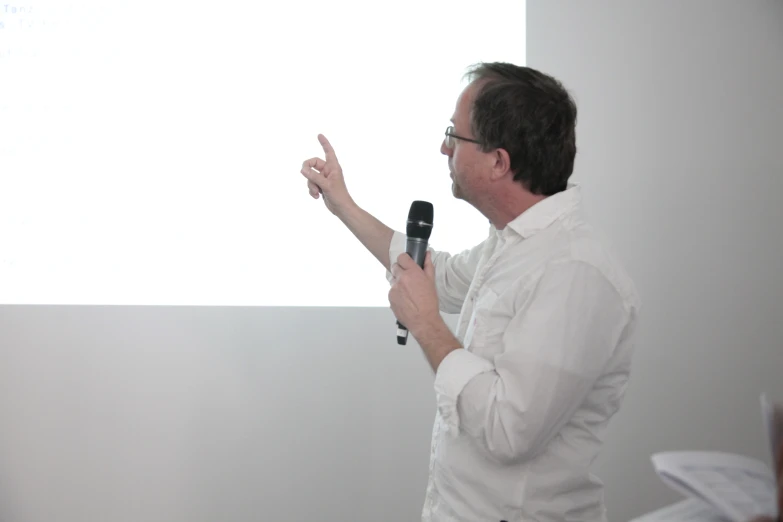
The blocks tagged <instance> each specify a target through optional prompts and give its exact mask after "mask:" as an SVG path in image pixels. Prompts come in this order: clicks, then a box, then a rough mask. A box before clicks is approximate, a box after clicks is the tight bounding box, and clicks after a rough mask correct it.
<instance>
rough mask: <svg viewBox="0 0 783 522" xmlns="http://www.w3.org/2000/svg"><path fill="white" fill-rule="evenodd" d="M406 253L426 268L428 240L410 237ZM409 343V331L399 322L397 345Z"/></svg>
mask: <svg viewBox="0 0 783 522" xmlns="http://www.w3.org/2000/svg"><path fill="white" fill-rule="evenodd" d="M405 252H407V253H408V255H409V256H411V257H412V258H413V260H414V261H416V264H417V265H419V266H420V267H421V268H424V258H425V257H426V256H427V240H426V239H420V238H418V237H409V238H408V242H407V245H406V248H405ZM407 343H408V329H407V328H405V327H404V326H403V325H402V324H401V323H400V322H399V321H397V344H407Z"/></svg>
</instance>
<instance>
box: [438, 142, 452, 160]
mask: <svg viewBox="0 0 783 522" xmlns="http://www.w3.org/2000/svg"><path fill="white" fill-rule="evenodd" d="M452 152H454V149H450V148H448V147H447V146H446V138H443V141H441V142H440V153H441V154H443V155H444V156H451V153H452Z"/></svg>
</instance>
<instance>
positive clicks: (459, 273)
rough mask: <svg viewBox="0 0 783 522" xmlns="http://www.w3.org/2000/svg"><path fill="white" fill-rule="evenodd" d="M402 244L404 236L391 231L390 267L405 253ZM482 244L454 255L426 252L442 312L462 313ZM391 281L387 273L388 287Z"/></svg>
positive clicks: (432, 250) (404, 241)
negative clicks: (432, 271)
mask: <svg viewBox="0 0 783 522" xmlns="http://www.w3.org/2000/svg"><path fill="white" fill-rule="evenodd" d="M406 243H407V236H406V235H405V234H403V233H402V232H398V231H396V230H395V231H394V235H393V236H392V240H391V242H390V243H389V261H390V262H391V263H392V264H394V263H395V262H396V261H397V258H398V257H399V256H400V254H402V253H404V252H405V247H406ZM484 243H485V242H482V243H480V244H479V245H477V246H475V247H473V248H471V249H469V250H465V251H463V252H460V253H459V254H456V255H451V254H449V253H448V252H439V251H437V250H434V249H433V248H432V247H428V248H427V250H428V251H429V252H430V254H431V255H432V264H433V265H434V266H435V287H436V288H437V290H438V301H439V307H440V310H441V311H442V312H445V313H449V314H458V313H459V312H460V310H462V303H463V302H464V301H465V296H466V295H467V294H468V290H469V289H470V282H471V281H472V280H473V275H474V274H475V273H476V267H477V266H478V263H479V259H480V258H481V253H482V251H483V248H484ZM391 279H392V275H391V272H389V271H388V270H387V271H386V280H387V281H389V282H390V283H391Z"/></svg>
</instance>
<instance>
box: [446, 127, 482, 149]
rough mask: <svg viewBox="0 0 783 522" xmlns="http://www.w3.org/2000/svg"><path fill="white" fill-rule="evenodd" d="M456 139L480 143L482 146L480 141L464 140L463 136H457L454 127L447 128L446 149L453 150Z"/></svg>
mask: <svg viewBox="0 0 783 522" xmlns="http://www.w3.org/2000/svg"><path fill="white" fill-rule="evenodd" d="M455 139H457V140H462V141H469V142H471V143H478V144H479V145H481V142H480V141H476V140H472V139H470V138H463V137H462V136H457V135H456V134H454V127H453V126H451V125H449V126H448V127H446V148H447V149H453V148H454V145H455V143H454V140H455Z"/></svg>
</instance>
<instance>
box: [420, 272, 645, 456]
mask: <svg viewBox="0 0 783 522" xmlns="http://www.w3.org/2000/svg"><path fill="white" fill-rule="evenodd" d="M627 308H628V307H627V306H626V304H625V302H624V300H623V298H622V296H621V295H620V294H619V293H618V292H617V290H616V289H615V288H614V286H612V284H611V283H610V282H609V281H608V280H607V279H606V278H605V277H604V276H603V274H602V273H601V272H600V271H599V270H598V269H597V268H595V267H594V266H592V265H589V264H587V263H583V262H578V261H568V262H558V263H556V264H553V265H551V266H548V267H547V268H546V269H545V270H544V272H543V274H542V276H541V277H540V278H539V279H538V282H537V283H536V286H535V289H533V291H532V292H525V293H521V292H520V293H519V295H518V297H517V302H516V311H515V313H514V315H513V317H512V319H511V321H510V322H509V324H508V327H507V328H506V330H505V332H504V333H503V336H502V341H501V342H502V343H503V346H502V350H501V351H500V354H499V355H497V356H496V357H495V358H494V361H492V362H491V361H488V360H487V359H484V358H482V357H479V356H477V355H475V354H473V353H471V352H469V351H467V350H455V351H453V352H451V353H450V354H449V355H447V356H446V357H445V358H444V359H443V361H442V362H441V364H440V366H439V367H438V370H437V373H436V377H435V391H436V393H437V403H438V408H439V410H440V413H441V416H442V417H443V419H444V421H445V423H446V427H447V429H448V430H450V431H451V430H456V431H459V430H462V431H464V432H465V433H467V434H469V435H470V436H472V437H474V438H476V439H478V440H480V441H481V442H482V443H483V446H484V447H485V448H486V449H487V451H488V452H489V453H490V455H492V456H493V457H494V458H495V459H497V460H498V461H500V462H514V461H517V460H520V459H526V458H528V457H529V456H531V455H535V454H537V453H538V452H540V451H541V450H542V449H543V448H544V447H546V444H547V443H548V441H549V440H550V439H551V438H552V437H553V436H554V435H555V434H556V433H557V432H558V431H560V429H561V428H562V427H563V426H564V425H565V423H566V422H568V420H569V419H570V418H571V416H572V415H573V414H574V413H575V412H576V411H577V409H578V408H579V407H580V405H581V404H582V402H583V401H584V399H585V397H586V396H587V394H588V393H589V391H590V389H591V388H592V386H593V385H594V383H595V382H596V381H597V380H598V378H599V377H600V376H601V374H602V373H603V371H604V368H605V367H606V365H607V362H608V361H609V359H610V358H611V356H612V354H613V353H614V350H615V347H616V346H617V345H618V343H619V342H620V340H621V338H622V335H623V331H624V330H625V327H626V325H627V324H628V322H629V320H630V317H631V313H630V311H629V310H628V309H627Z"/></svg>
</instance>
